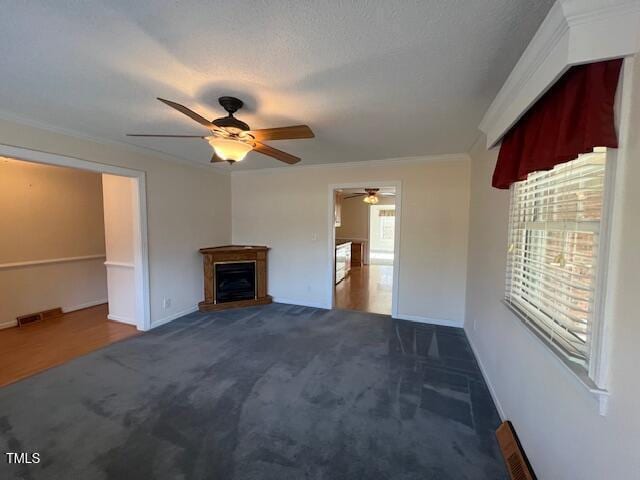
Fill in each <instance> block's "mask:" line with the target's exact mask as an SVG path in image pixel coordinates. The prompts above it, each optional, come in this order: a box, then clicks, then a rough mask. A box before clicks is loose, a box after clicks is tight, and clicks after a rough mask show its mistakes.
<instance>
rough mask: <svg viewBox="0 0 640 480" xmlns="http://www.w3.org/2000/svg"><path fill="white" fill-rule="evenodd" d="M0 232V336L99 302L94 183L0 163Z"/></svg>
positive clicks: (81, 174) (87, 177) (57, 171)
mask: <svg viewBox="0 0 640 480" xmlns="http://www.w3.org/2000/svg"><path fill="white" fill-rule="evenodd" d="M0 232H1V234H0V328H3V327H10V326H13V325H15V324H16V317H18V316H20V315H26V314H29V313H34V312H38V311H41V310H47V309H49V308H55V307H62V308H63V309H64V310H65V311H70V310H76V309H78V308H83V307H87V306H90V305H95V304H98V303H103V302H105V301H106V298H107V293H106V273H105V268H104V265H103V261H104V253H105V246H104V228H103V221H102V185H101V182H100V175H98V174H95V173H91V172H85V171H81V170H75V169H69V168H61V167H52V166H48V165H38V164H34V163H29V162H21V161H18V160H12V159H7V158H0ZM79 257H80V258H79ZM96 257H97V258H96ZM69 258H74V259H75V260H73V261H69ZM34 262H41V263H34Z"/></svg>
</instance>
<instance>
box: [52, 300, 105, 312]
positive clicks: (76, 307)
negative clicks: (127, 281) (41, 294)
mask: <svg viewBox="0 0 640 480" xmlns="http://www.w3.org/2000/svg"><path fill="white" fill-rule="evenodd" d="M105 303H108V300H107V299H106V298H101V299H99V300H93V301H91V302H84V303H80V304H78V305H72V306H70V307H62V311H63V312H64V313H71V312H75V311H76V310H83V309H85V308H90V307H95V306H97V305H103V304H105Z"/></svg>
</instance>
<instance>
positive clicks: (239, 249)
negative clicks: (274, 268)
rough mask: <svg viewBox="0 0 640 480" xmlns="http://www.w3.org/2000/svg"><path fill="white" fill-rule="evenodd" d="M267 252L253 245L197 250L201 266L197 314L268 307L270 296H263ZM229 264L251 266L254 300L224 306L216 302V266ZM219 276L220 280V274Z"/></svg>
mask: <svg viewBox="0 0 640 480" xmlns="http://www.w3.org/2000/svg"><path fill="white" fill-rule="evenodd" d="M268 251H269V248H268V247H264V246H257V245H224V246H220V247H208V248H201V249H200V253H201V254H202V258H203V264H204V301H202V302H200V303H199V304H198V307H199V308H200V311H203V312H208V311H215V310H225V309H228V308H236V307H248V306H251V305H265V304H267V303H271V301H272V300H271V296H270V295H267V252H268ZM230 263H255V283H254V285H255V295H254V298H247V299H243V300H233V301H226V302H222V301H219V300H218V298H217V287H219V284H218V283H217V280H218V279H217V278H216V264H226V265H228V264H230ZM218 270H220V268H218ZM220 276H221V277H222V273H221V274H220ZM245 283H246V282H245Z"/></svg>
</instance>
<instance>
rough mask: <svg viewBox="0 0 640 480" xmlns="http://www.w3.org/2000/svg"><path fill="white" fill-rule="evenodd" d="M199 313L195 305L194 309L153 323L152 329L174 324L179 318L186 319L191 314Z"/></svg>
mask: <svg viewBox="0 0 640 480" xmlns="http://www.w3.org/2000/svg"><path fill="white" fill-rule="evenodd" d="M197 311H198V306H197V305H195V306H194V307H189V308H187V309H185V310H181V311H180V312H177V313H173V314H171V315H169V316H167V317H164V318H161V319H159V320H156V321H155V322H151V329H154V328H156V327H159V326H161V325H164V324H165V323H169V322H172V321H174V320H176V319H177V318H180V317H184V316H185V315H189V314H190V313H193V312H197Z"/></svg>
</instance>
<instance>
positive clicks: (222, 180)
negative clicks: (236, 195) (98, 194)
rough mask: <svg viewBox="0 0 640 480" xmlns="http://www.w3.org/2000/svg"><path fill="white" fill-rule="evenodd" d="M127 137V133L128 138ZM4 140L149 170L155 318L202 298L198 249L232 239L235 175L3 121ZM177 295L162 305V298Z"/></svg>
mask: <svg viewBox="0 0 640 480" xmlns="http://www.w3.org/2000/svg"><path fill="white" fill-rule="evenodd" d="M123 138H124V137H123ZM0 144H6V145H13V146H17V147H24V148H30V149H35V150H41V151H45V152H50V153H56V154H61V155H67V156H72V157H76V158H80V159H83V160H88V161H91V162H96V163H102V164H108V165H116V166H121V167H126V168H130V169H135V170H140V171H144V172H146V185H147V218H148V246H149V287H150V297H151V321H152V324H156V325H157V324H159V323H162V322H165V321H168V320H170V319H172V318H175V317H176V316H180V315H181V314H182V313H184V312H187V311H191V310H193V309H194V308H196V306H197V303H198V302H199V301H200V300H202V298H203V293H202V265H201V261H202V259H201V256H200V254H199V253H198V249H199V248H201V247H204V246H210V245H221V244H225V243H229V241H230V239H231V219H230V197H231V195H230V178H229V176H228V175H224V174H221V173H217V172H214V171H212V170H211V169H209V168H207V166H203V168H200V167H192V166H190V165H187V164H184V165H181V164H180V163H178V162H176V161H170V160H169V159H168V158H166V157H164V156H162V155H160V154H158V155H154V154H152V153H150V152H149V153H144V152H143V151H137V150H132V149H129V148H124V147H121V146H118V145H115V144H107V143H98V142H94V141H91V140H86V139H82V138H78V137H74V136H69V135H64V134H60V133H54V132H50V131H45V130H41V129H37V128H34V127H30V126H25V125H19V124H16V123H13V122H8V121H4V120H0ZM164 297H167V298H170V299H171V306H170V307H169V308H166V309H165V308H162V299H163V298H164Z"/></svg>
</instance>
